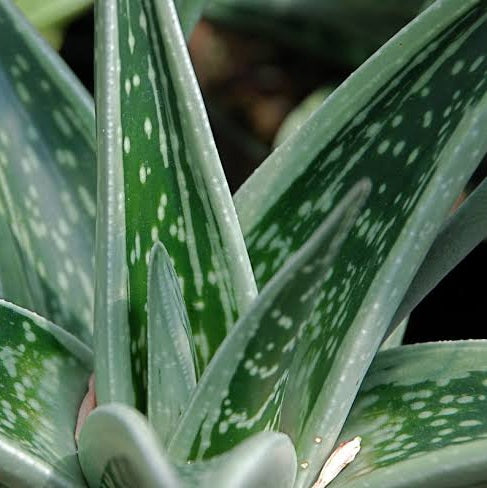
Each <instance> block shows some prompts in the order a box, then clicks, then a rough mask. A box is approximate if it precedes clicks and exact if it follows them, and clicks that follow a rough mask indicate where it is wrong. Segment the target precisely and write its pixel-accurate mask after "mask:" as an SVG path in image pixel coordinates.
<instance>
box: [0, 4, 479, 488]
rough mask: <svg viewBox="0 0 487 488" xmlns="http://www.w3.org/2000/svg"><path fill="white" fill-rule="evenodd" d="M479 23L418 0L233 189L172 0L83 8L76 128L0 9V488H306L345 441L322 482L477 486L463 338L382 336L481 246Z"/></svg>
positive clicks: (59, 88)
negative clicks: (81, 417) (86, 400)
mask: <svg viewBox="0 0 487 488" xmlns="http://www.w3.org/2000/svg"><path fill="white" fill-rule="evenodd" d="M177 6H178V7H179V9H180V10H179V12H180V14H181V18H182V21H181V25H182V26H183V28H184V33H185V34H188V33H189V32H190V30H191V28H192V26H193V25H194V23H195V20H196V19H197V18H198V15H199V13H200V11H201V8H202V6H203V5H202V2H189V1H188V2H179V3H178V5H177ZM486 24H487V3H486V2H485V1H484V0H464V1H463V2H461V3H459V2H458V1H457V0H439V1H437V2H436V3H434V4H433V5H432V6H431V7H430V8H428V9H427V10H425V11H424V12H423V13H422V14H421V15H420V16H418V17H417V18H416V19H415V20H414V21H413V22H412V23H411V24H409V25H408V26H407V27H405V28H404V29H403V30H402V31H401V32H399V33H398V34H397V35H396V36H395V37H394V38H393V39H392V40H391V41H390V42H388V43H387V44H386V45H385V46H383V47H382V48H381V49H380V50H379V51H378V52H377V53H376V54H375V55H374V56H373V57H372V58H371V59H370V60H369V61H367V62H366V63H365V64H364V65H363V66H362V67H361V68H359V69H358V70H357V72H355V73H354V74H353V75H352V76H351V77H350V78H349V79H348V80H347V81H346V82H345V83H344V84H343V85H342V86H340V87H339V88H338V89H336V90H335V91H334V92H333V93H332V94H331V95H330V96H329V97H328V98H327V99H326V101H325V102H324V103H323V104H322V105H321V106H320V107H319V108H318V109H317V110H316V111H315V112H314V113H313V115H312V116H311V117H310V118H309V119H308V120H307V121H306V122H305V123H304V124H303V125H302V127H300V128H299V129H298V130H297V131H295V132H294V133H293V134H292V135H291V136H289V137H288V138H287V139H286V140H285V141H284V142H283V143H282V144H280V145H279V146H278V148H277V149H276V150H275V151H274V152H273V153H272V155H271V156H270V157H269V158H268V159H267V160H266V161H264V162H263V163H262V165H261V167H260V168H259V169H258V170H257V171H256V172H255V173H254V174H253V175H252V176H251V177H250V178H249V180H248V181H247V182H246V183H245V184H244V185H243V186H242V188H241V189H240V190H239V191H238V192H237V194H236V195H234V197H233V199H232V197H231V195H230V192H229V190H228V187H227V185H226V181H225V177H224V174H223V170H222V168H221V166H220V162H219V158H218V153H217V151H216V148H215V144H214V142H213V138H212V134H211V131H210V128H209V124H208V120H207V116H206V112H205V109H204V105H203V102H202V98H201V95H200V92H199V89H198V85H197V82H196V78H195V75H194V73H193V71H192V67H191V63H190V59H189V56H188V53H187V50H186V46H185V41H184V34H183V30H182V29H181V26H180V23H179V19H178V13H177V10H176V8H175V6H174V5H173V3H172V1H171V0H168V1H162V0H104V1H99V2H98V3H97V4H96V32H97V40H96V63H97V66H96V68H97V74H96V128H95V115H94V114H95V111H94V110H93V103H92V101H91V99H90V97H89V96H88V95H87V94H86V93H85V92H84V89H83V88H82V87H81V86H80V84H79V83H78V82H77V80H76V79H75V78H74V77H73V76H72V74H70V72H69V70H68V69H67V68H66V66H65V65H64V64H63V63H62V61H60V59H59V58H58V57H57V55H56V54H55V53H54V52H52V51H51V49H50V48H49V47H48V46H46V44H45V43H44V42H43V41H42V40H41V38H40V37H39V36H38V35H37V34H36V33H35V31H34V30H33V29H32V28H31V27H30V25H29V24H28V23H27V22H26V21H25V20H24V19H23V17H22V16H21V15H20V13H19V12H18V11H17V10H16V9H15V7H13V6H12V5H11V3H10V2H9V1H8V0H0V25H1V29H0V46H1V47H0V106H1V116H0V228H1V230H2V243H1V246H0V293H1V296H2V297H3V298H2V299H1V300H0V324H1V328H0V385H1V387H2V390H1V400H0V403H1V408H0V484H1V485H2V486H15V487H16V486H59V487H67V486H86V483H87V484H88V485H89V486H93V487H97V486H100V485H103V486H116V487H120V486H143V487H170V488H178V487H182V488H184V487H196V486H198V487H203V488H204V487H210V486H211V487H215V486H218V487H220V486H221V487H229V488H236V487H241V488H252V487H266V486H269V487H270V486H280V487H295V488H311V487H316V488H323V487H324V486H325V481H324V480H325V478H326V477H327V476H329V472H328V471H325V472H324V473H321V476H320V472H322V467H323V466H324V465H326V461H327V459H328V458H329V457H330V455H331V453H332V452H333V451H334V449H335V448H336V446H337V445H338V446H342V447H341V448H340V447H338V451H335V454H334V455H333V456H332V458H330V459H332V461H330V462H329V463H328V464H327V469H328V468H329V466H330V464H332V465H333V466H332V468H333V469H332V471H333V476H334V475H335V474H338V471H339V468H340V467H341V466H340V465H344V464H347V463H349V461H351V460H352V458H353V457H354V456H355V455H356V454H357V450H358V437H360V438H361V439H362V444H361V450H360V452H359V453H358V455H357V456H356V458H355V460H353V462H351V463H350V466H349V467H347V469H346V470H344V471H343V472H342V473H340V474H338V476H337V477H336V478H335V479H334V480H333V481H332V486H335V487H342V486H343V487H346V488H352V487H365V486H372V485H374V486H381V487H405V486H408V487H423V486H424V487H426V486H427V487H435V486H441V487H460V486H461V487H474V486H483V484H485V482H486V475H485V470H486V468H487V455H486V443H487V440H486V439H487V413H486V412H487V409H486V408H485V404H486V401H487V360H486V357H487V356H486V353H487V342H485V341H463V342H449V343H436V344H426V345H413V346H400V345H399V342H400V340H398V339H397V337H394V336H393V334H397V332H395V331H397V330H398V327H399V326H400V324H401V323H403V319H404V318H406V317H407V316H408V314H409V313H410V312H411V310H412V309H413V308H414V306H415V305H416V304H417V303H418V302H419V301H420V300H421V299H422V297H423V296H424V295H425V294H426V293H428V291H429V290H431V288H433V287H434V286H435V285H436V283H437V282H438V281H439V280H440V279H441V278H442V277H443V276H444V275H445V274H446V273H447V272H448V271H449V270H450V269H451V268H452V267H453V266H455V265H456V264H457V263H458V261H459V260H461V259H462V258H463V257H464V256H465V255H466V254H467V253H468V252H469V251H470V250H471V249H472V248H473V247H474V246H475V245H477V244H478V243H479V242H480V241H481V240H482V239H483V238H484V237H485V234H486V232H485V224H486V220H487V219H486V217H487V215H486V213H487V212H486V205H485V202H486V195H485V192H486V189H485V184H481V185H480V186H479V187H478V188H477V190H475V192H474V193H472V195H471V196H470V197H469V198H468V199H467V201H466V202H465V203H464V204H463V205H462V206H461V207H460V208H459V210H457V211H456V212H455V213H454V214H453V215H451V216H449V212H450V209H451V208H452V205H453V203H454V202H455V200H456V197H457V196H458V194H459V193H460V192H461V190H462V189H463V188H464V186H465V185H466V183H467V181H468V179H469V177H470V175H471V174H472V173H473V171H474V170H475V168H476V167H477V165H478V164H479V162H480V161H481V159H482V157H483V155H484V154H485V153H486V152H487V138H486V137H485V134H486V132H485V127H487V52H486V47H485V46H487V25H486ZM95 134H96V137H95ZM95 162H96V163H95ZM95 229H96V230H95ZM14 304H15V305H14ZM387 337H389V339H388V340H387V341H386V342H384V340H385V338H387ZM382 343H383V345H382V350H380V348H381V344H382ZM93 371H94V374H95V385H96V399H97V407H96V408H95V409H94V410H93V411H92V412H91V413H90V414H89V415H88V417H87V419H86V421H85V422H84V424H83V425H82V426H81V430H80V435H79V442H78V444H76V442H75V438H74V434H75V428H76V423H77V417H78V411H79V409H80V405H81V403H82V399H83V397H84V395H85V393H86V391H87V389H88V383H89V377H90V374H91V373H92V372H93ZM347 441H352V442H351V443H350V442H348V443H347ZM340 456H342V457H344V459H342V458H340ZM333 476H330V478H332V477H333ZM317 479H318V481H316V480H317ZM328 481H331V480H328ZM328 481H326V483H328Z"/></svg>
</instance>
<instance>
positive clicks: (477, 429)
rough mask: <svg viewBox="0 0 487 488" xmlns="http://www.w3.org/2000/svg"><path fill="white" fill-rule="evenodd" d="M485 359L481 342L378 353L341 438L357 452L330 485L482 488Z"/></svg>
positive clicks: (486, 437)
mask: <svg viewBox="0 0 487 488" xmlns="http://www.w3.org/2000/svg"><path fill="white" fill-rule="evenodd" d="M486 355H487V342H486V341H465V342H452V343H441V344H438V343H437V344H434V343H432V344H421V345H414V346H403V347H400V348H397V349H392V350H390V351H386V352H382V353H379V355H378V356H377V358H376V359H375V360H374V362H373V365H372V367H371V369H370V370H369V372H368V373H367V376H366V378H365V381H364V383H363V385H362V388H361V391H360V394H359V396H358V398H357V400H356V402H355V405H354V407H353V408H352V411H351V412H350V416H349V418H348V419H347V422H346V423H345V426H344V428H343V432H342V434H341V436H340V438H341V440H345V439H349V438H351V437H352V436H356V435H360V436H361V437H362V449H361V451H360V454H359V455H358V456H357V458H356V460H355V461H354V462H353V463H352V464H351V465H350V466H349V467H348V468H347V469H346V470H345V471H343V473H342V474H341V475H340V476H339V477H338V478H337V479H336V480H335V482H334V483H333V486H334V487H335V486H336V487H337V488H339V487H346V488H352V487H353V488H356V487H357V488H358V487H365V486H387V487H389V488H399V487H401V488H406V487H407V488H419V487H422V488H436V487H438V488H439V487H441V488H453V487H459V486H470V487H474V486H479V487H480V486H484V484H485V473H486V469H487V449H486V448H487V409H486V408H485V403H486V401H487V396H486V385H487V364H486V362H485V358H486Z"/></svg>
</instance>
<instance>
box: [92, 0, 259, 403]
mask: <svg viewBox="0 0 487 488" xmlns="http://www.w3.org/2000/svg"><path fill="white" fill-rule="evenodd" d="M97 23H98V39H97V49H98V53H97V63H98V64H97V86H98V98H97V108H98V134H99V159H98V162H99V172H100V173H99V174H100V177H99V181H100V186H99V192H100V193H99V197H98V202H99V225H98V228H97V229H98V231H99V232H98V234H97V239H98V248H97V259H98V263H99V265H98V264H97V270H98V275H97V305H96V314H95V315H96V316H95V322H96V326H95V327H96V334H97V341H98V342H99V344H100V356H104V358H103V359H100V362H99V363H98V354H97V365H96V369H97V393H98V394H99V398H100V400H101V402H102V403H103V402H105V401H107V400H109V399H112V400H118V401H124V402H128V403H130V402H131V401H132V400H131V399H130V395H128V393H129V391H130V390H134V391H135V402H136V405H137V406H138V407H139V408H140V409H141V410H144V409H145V405H144V403H145V392H144V390H145V388H146V386H147V383H146V382H147V350H146V343H145V336H146V333H147V271H148V262H149V255H150V250H151V248H152V245H153V243H154V242H155V241H157V240H158V239H160V240H161V241H162V242H164V245H165V247H166V249H167V251H168V253H169V255H170V256H171V258H172V259H173V260H174V265H175V269H176V272H177V274H178V276H179V278H180V282H181V289H182V290H183V296H184V299H185V302H186V306H187V308H188V315H189V319H190V322H191V328H192V331H193V337H194V341H195V345H196V353H197V357H198V363H199V366H200V367H201V368H203V367H204V366H205V365H206V364H207V363H208V361H209V360H210V358H211V357H212V355H213V354H214V352H215V350H216V348H217V347H218V345H219V344H220V342H221V341H222V339H223V338H224V337H225V335H226V334H227V332H228V330H229V328H230V327H231V326H232V325H233V323H234V321H235V320H236V318H237V317H238V315H239V314H240V313H241V312H243V311H245V310H246V309H247V307H248V305H249V304H250V303H251V301H252V300H253V299H254V297H255V295H256V288H255V283H254V278H253V274H252V270H251V268H250V263H249V260H248V256H247V251H246V248H245V244H244V241H243V237H242V235H241V232H240V227H239V225H238V222H237V217H236V214H235V209H234V207H233V202H232V199H231V195H230V193H229V190H228V187H227V184H226V181H225V177H224V174H223V170H222V168H221V165H220V162H219V158H218V154H217V152H216V148H215V145H214V142H213V138H212V135H211V131H210V128H209V124H208V120H207V117H206V113H205V110H204V106H203V102H202V99H201V94H200V92H199V89H198V86H197V83H196V79H195V76H194V73H193V71H192V69H191V64H190V60H189V56H188V53H187V50H186V45H185V43H184V38H183V36H182V33H181V30H180V26H179V23H178V18H177V14H176V10H175V8H174V5H173V3H172V1H167V2H160V1H153V0H129V1H122V0H119V1H116V0H107V1H105V2H102V3H100V4H98V14H97ZM127 280H128V286H127ZM127 291H128V293H127ZM127 314H129V319H127V317H126V316H127ZM127 320H128V323H129V327H130V336H128V335H127ZM102 351H104V352H102ZM107 351H110V353H107ZM129 356H131V360H132V372H133V389H132V387H131V386H130V385H128V383H127V380H126V379H123V377H122V375H121V374H120V372H115V369H116V368H119V367H120V364H127V362H128V360H129V359H130V357H129ZM107 361H108V362H112V364H111V365H108V364H107ZM98 369H99V370H100V375H102V376H103V378H102V379H101V378H100V377H99V375H98ZM112 373H113V376H110V375H111V374H112ZM99 380H100V383H99ZM127 385H128V386H127ZM133 396H134V394H133V393H132V397H133Z"/></svg>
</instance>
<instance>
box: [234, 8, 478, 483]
mask: <svg viewBox="0 0 487 488" xmlns="http://www.w3.org/2000/svg"><path fill="white" fill-rule="evenodd" d="M486 24H487V4H486V3H485V2H483V1H480V0H468V1H466V2H462V3H461V5H460V4H459V3H458V2H457V1H455V0H440V1H439V2H437V3H436V4H435V6H434V7H433V8H431V9H429V10H427V11H425V12H424V13H423V14H422V15H421V16H420V17H418V18H417V19H416V20H415V21H414V22H413V23H412V24H411V25H410V26H408V27H407V28H405V29H404V30H403V31H402V32H401V33H400V34H399V35H398V36H396V37H395V38H394V39H393V40H392V41H391V42H390V43H388V44H387V45H386V46H385V47H384V48H383V49H381V50H380V51H379V52H378V53H377V55H376V56H374V57H373V58H371V60H370V61H369V62H368V63H366V64H365V65H364V66H363V67H362V68H361V69H359V70H358V71H357V72H356V73H355V74H354V75H353V76H352V77H351V78H350V79H349V80H347V81H346V82H345V83H344V84H343V85H342V86H341V87H339V88H338V89H337V90H335V91H334V92H333V94H332V95H331V96H330V97H329V98H328V99H327V100H326V101H325V103H324V105H323V106H322V108H321V109H320V110H318V112H316V113H315V114H314V115H313V116H312V117H311V118H310V119H309V120H308V122H307V123H306V124H305V125H304V126H303V127H302V128H301V130H299V131H298V132H297V133H296V134H295V135H294V136H293V137H291V138H290V139H288V140H287V141H286V142H285V143H283V144H282V145H281V146H279V148H277V149H276V151H274V153H273V154H272V155H271V156H270V158H268V159H267V161H266V162H264V164H263V166H261V168H260V169H259V170H257V171H256V172H255V173H254V175H253V176H252V177H251V178H250V179H249V180H248V182H247V183H246V184H244V186H243V187H242V189H241V190H239V192H238V193H237V195H236V198H235V201H236V204H237V210H238V211H239V216H240V222H241V224H242V227H243V229H244V233H245V235H246V241H247V244H248V249H249V253H250V256H251V259H252V264H253V266H254V270H255V274H256V278H257V280H258V282H259V284H260V286H262V285H263V284H264V283H265V282H266V281H267V280H268V279H269V278H270V277H271V276H272V275H273V274H274V273H275V271H276V270H277V269H278V268H279V267H280V266H281V265H282V263H283V262H284V261H285V260H286V259H288V257H289V256H290V255H292V254H293V252H295V251H296V250H297V249H298V248H299V247H300V246H301V245H302V244H303V243H304V242H306V240H307V239H308V238H309V236H310V235H311V233H312V232H313V231H314V229H316V226H317V225H319V222H320V221H321V219H322V218H323V215H326V214H327V213H328V212H329V211H330V209H331V208H333V206H334V202H335V201H337V199H339V198H340V197H342V196H343V193H344V192H345V191H346V190H347V189H348V188H350V185H351V184H352V183H353V182H354V181H356V180H357V179H359V178H360V177H363V176H367V175H369V176H370V178H371V180H372V184H373V191H372V193H371V196H370V197H369V199H368V200H367V206H366V207H365V209H364V210H363V212H362V214H361V215H360V216H359V218H358V219H357V225H356V227H355V228H354V230H353V232H352V233H351V235H350V236H349V238H348V239H347V241H346V243H345V244H344V246H343V248H342V250H341V252H340V259H339V260H337V263H336V265H334V266H333V276H332V278H331V279H330V281H329V283H328V286H329V287H330V292H329V293H327V294H326V295H324V296H323V297H322V298H321V304H320V305H319V306H318V307H317V310H319V313H320V314H321V318H320V320H319V324H320V325H319V327H320V328H321V331H320V333H319V334H318V333H316V334H315V336H314V337H313V336H311V335H307V334H305V335H304V337H303V339H302V341H301V345H300V348H301V350H302V355H301V354H300V356H299V358H301V359H299V358H298V360H297V361H295V364H294V365H293V368H296V372H295V375H294V376H293V378H299V379H300V381H299V382H298V383H296V384H293V379H292V378H291V376H290V379H289V381H288V384H287V386H286V398H285V399H284V412H286V411H288V413H289V416H286V417H287V418H288V421H287V422H286V425H285V429H284V430H285V431H286V432H287V433H288V434H290V436H291V438H292V439H293V440H294V441H295V444H296V445H297V452H298V457H299V458H300V459H301V458H302V459H303V460H306V462H307V463H309V464H308V466H309V469H307V470H302V471H301V475H299V474H298V479H299V481H298V484H297V486H298V487H302V486H307V485H308V484H309V483H310V481H311V480H312V479H313V478H314V477H315V475H316V474H317V472H318V470H319V469H320V467H321V464H322V462H323V459H324V458H326V456H327V455H328V454H329V452H330V450H331V448H332V445H333V443H334V437H335V436H336V435H338V433H339V429H340V423H341V421H340V419H343V420H344V415H345V413H346V411H347V408H348V406H350V405H351V402H352V400H353V398H354V396H355V394H356V391H357V388H358V385H359V384H360V381H361V379H362V378H363V375H364V373H365V370H366V368H367V367H368V365H369V364H370V361H371V360H372V358H373V356H374V354H375V352H376V350H377V348H378V347H379V345H380V342H381V341H382V338H383V335H384V333H385V332H386V329H387V327H388V325H389V323H390V320H391V319H392V316H393V314H394V312H395V310H396V309H397V307H398V305H399V303H400V300H401V299H402V297H403V295H404V293H405V291H406V289H407V287H408V286H409V284H410V282H411V280H412V278H413V276H414V273H415V271H416V270H417V268H418V267H419V264H420V263H421V261H422V260H423V258H424V256H425V255H426V252H427V250H428V249H429V247H430V246H431V244H432V242H433V240H434V237H435V235H436V233H437V231H438V229H439V227H440V225H441V223H442V222H443V220H444V219H445V218H446V215H447V213H448V211H449V209H450V208H451V206H452V204H453V202H454V200H455V199H456V197H457V195H458V194H459V193H460V191H461V189H462V188H463V186H464V185H465V184H466V181H467V179H468V177H469V176H470V174H471V173H472V171H473V170H474V169H475V167H476V165H477V164H478V163H479V161H480V159H481V157H482V155H483V154H484V153H485V151H486V149H487V139H486V138H485V137H484V136H483V134H482V132H481V131H482V130H483V129H484V128H485V126H486V124H487V96H486V89H487V76H486V67H487V57H486V53H485V45H486V43H487V29H486ZM264 182H265V184H264ZM324 337H325V338H326V339H325V340H323V338H324ZM328 341H331V342H332V343H333V344H334V349H333V350H332V352H331V353H330V351H329V350H327V349H326V346H325V345H326V343H327V342H328ZM337 351H340V354H337ZM324 378H326V384H327V388H326V389H322V388H321V385H322V384H323V379H324ZM303 385H305V386H304V391H303ZM291 412H294V413H292V414H291ZM283 418H284V417H283ZM325 434H326V435H325ZM320 436H323V442H322V443H321V444H320V445H319V446H317V445H316V444H315V443H314V441H313V439H314V438H315V437H320ZM303 462H304V461H303Z"/></svg>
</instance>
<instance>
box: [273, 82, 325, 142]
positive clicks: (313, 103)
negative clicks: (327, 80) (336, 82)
mask: <svg viewBox="0 0 487 488" xmlns="http://www.w3.org/2000/svg"><path fill="white" fill-rule="evenodd" d="M332 92H333V88H332V87H331V86H325V87H322V88H318V89H317V90H315V91H314V92H313V93H311V94H310V95H308V96H307V97H306V98H305V99H304V100H303V101H302V102H301V103H300V104H299V105H298V106H297V107H296V108H295V109H294V110H293V111H292V112H291V113H290V114H289V115H288V116H287V117H286V118H285V119H284V121H283V123H282V124H281V127H279V130H278V131H277V134H276V137H275V139H274V147H277V146H279V145H280V144H282V143H283V142H284V141H285V140H286V139H287V138H288V137H290V136H292V135H293V134H294V132H296V131H297V130H298V129H300V128H301V127H302V125H303V124H304V123H305V122H306V120H308V119H309V117H310V116H311V115H312V114H313V112H315V111H316V110H317V109H318V108H319V107H320V106H321V105H322V103H323V102H324V100H325V99H326V98H327V97H329V96H330V95H331V93H332Z"/></svg>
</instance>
